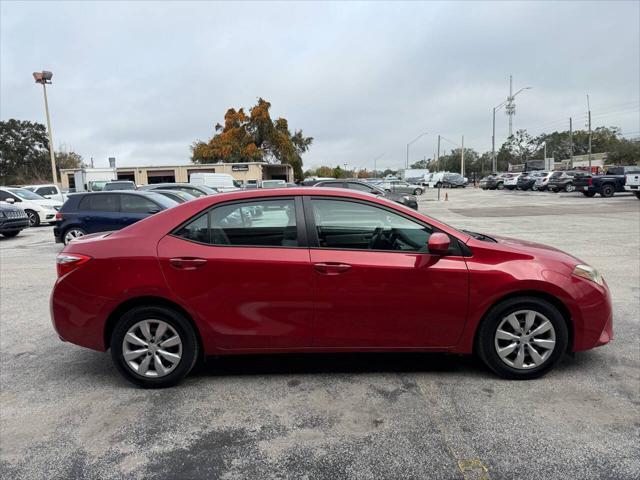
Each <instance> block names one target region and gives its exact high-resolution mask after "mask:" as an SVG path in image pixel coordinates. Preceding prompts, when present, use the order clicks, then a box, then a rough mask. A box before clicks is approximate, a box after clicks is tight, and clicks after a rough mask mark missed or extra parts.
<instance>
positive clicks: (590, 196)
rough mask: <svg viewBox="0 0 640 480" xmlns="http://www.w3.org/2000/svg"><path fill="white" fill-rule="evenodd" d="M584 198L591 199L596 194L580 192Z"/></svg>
mask: <svg viewBox="0 0 640 480" xmlns="http://www.w3.org/2000/svg"><path fill="white" fill-rule="evenodd" d="M582 194H583V195H584V196H585V197H589V198H593V197H595V196H596V192H582Z"/></svg>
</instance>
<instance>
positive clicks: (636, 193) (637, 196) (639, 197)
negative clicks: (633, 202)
mask: <svg viewBox="0 0 640 480" xmlns="http://www.w3.org/2000/svg"><path fill="white" fill-rule="evenodd" d="M633 194H634V195H635V196H636V198H637V199H638V200H640V192H633Z"/></svg>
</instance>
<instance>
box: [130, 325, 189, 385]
mask: <svg viewBox="0 0 640 480" xmlns="http://www.w3.org/2000/svg"><path fill="white" fill-rule="evenodd" d="M122 356H123V357H124V360H125V363H126V364H127V366H128V367H129V368H130V369H131V370H133V371H134V372H135V373H137V374H138V375H141V376H143V377H153V378H159V377H164V376H165V375H168V374H169V373H171V372H172V371H173V370H174V369H175V368H176V367H177V366H178V364H179V363H180V360H181V359H182V339H181V338H180V335H178V333H177V332H176V330H175V329H174V328H173V327H172V326H171V325H169V324H168V323H167V322H165V321H163V320H153V319H149V320H142V321H140V322H138V323H136V324H134V325H133V326H132V327H131V328H130V329H129V330H127V333H126V334H125V336H124V340H123V341H122Z"/></svg>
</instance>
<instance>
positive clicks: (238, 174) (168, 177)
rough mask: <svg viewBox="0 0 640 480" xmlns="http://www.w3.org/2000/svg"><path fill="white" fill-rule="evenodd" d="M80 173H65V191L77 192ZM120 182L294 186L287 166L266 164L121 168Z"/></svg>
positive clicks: (291, 173) (70, 171) (66, 171)
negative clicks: (208, 176) (204, 176)
mask: <svg viewBox="0 0 640 480" xmlns="http://www.w3.org/2000/svg"><path fill="white" fill-rule="evenodd" d="M78 170H79V169H77V168H74V169H61V170H60V183H61V186H62V188H75V180H74V173H75V172H77V171H78ZM87 170H90V169H87ZM115 170H116V175H117V177H118V180H131V181H132V182H135V183H136V185H148V184H151V183H173V182H178V183H187V182H189V179H190V178H191V174H192V173H228V174H229V175H232V176H233V178H235V179H236V180H238V181H239V182H241V183H242V184H245V185H247V184H255V183H258V182H259V181H260V180H285V181H286V182H293V168H292V167H291V165H287V164H279V163H278V164H276V163H266V162H250V163H208V164H203V165H199V164H190V165H177V166H153V167H151V166H148V167H117V168H116V169H115Z"/></svg>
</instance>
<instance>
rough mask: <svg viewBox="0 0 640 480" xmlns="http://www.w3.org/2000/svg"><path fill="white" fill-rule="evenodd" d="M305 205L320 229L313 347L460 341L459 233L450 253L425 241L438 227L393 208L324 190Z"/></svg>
mask: <svg viewBox="0 0 640 480" xmlns="http://www.w3.org/2000/svg"><path fill="white" fill-rule="evenodd" d="M305 200H307V199H305ZM307 205H308V206H307V209H306V212H307V213H308V217H311V218H310V219H308V220H309V221H310V222H312V223H313V225H311V227H312V228H310V229H309V233H310V235H312V237H315V238H311V239H310V245H312V248H311V250H310V257H311V265H312V267H313V269H314V270H313V278H314V288H315V291H316V295H317V297H316V317H315V321H314V332H313V338H314V341H313V344H314V346H315V347H330V348H364V349H366V348H392V349H398V348H429V347H447V346H450V345H454V344H455V343H456V342H457V340H458V338H459V336H460V334H461V333H462V329H463V327H464V322H465V319H466V313H467V301H468V300H467V296H468V291H467V290H468V282H469V280H468V272H467V266H466V263H465V261H464V257H462V256H461V252H460V250H459V248H460V247H459V245H458V244H457V241H456V240H455V239H453V238H452V240H453V242H452V249H451V255H447V256H436V255H431V254H429V252H428V251H427V241H428V238H429V235H430V234H431V233H432V232H433V231H434V229H433V228H432V227H430V226H429V225H426V224H420V223H417V222H416V221H414V220H413V219H410V218H408V217H405V216H403V215H401V214H399V213H395V212H393V211H392V210H391V209H387V208H384V207H381V206H375V205H373V204H371V203H368V202H360V201H349V200H335V199H326V198H311V199H309V200H308V204H307ZM314 244H315V248H314Z"/></svg>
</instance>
